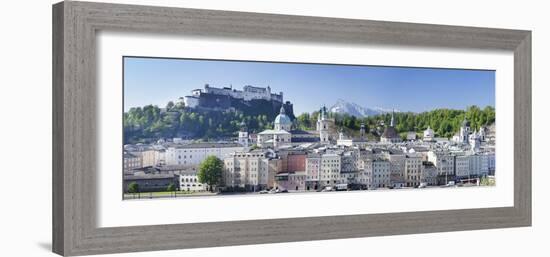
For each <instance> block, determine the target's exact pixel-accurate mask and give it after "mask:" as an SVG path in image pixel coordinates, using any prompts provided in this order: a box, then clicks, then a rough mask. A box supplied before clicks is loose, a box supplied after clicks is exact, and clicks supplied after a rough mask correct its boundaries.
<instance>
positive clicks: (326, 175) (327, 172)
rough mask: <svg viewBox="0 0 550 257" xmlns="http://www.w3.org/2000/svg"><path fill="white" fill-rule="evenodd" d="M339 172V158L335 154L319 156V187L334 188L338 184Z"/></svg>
mask: <svg viewBox="0 0 550 257" xmlns="http://www.w3.org/2000/svg"><path fill="white" fill-rule="evenodd" d="M340 170H341V156H340V155H339V154H337V153H324V154H322V155H321V169H320V171H321V173H320V175H319V181H320V185H321V186H323V187H324V186H334V185H336V184H338V180H339V178H340Z"/></svg>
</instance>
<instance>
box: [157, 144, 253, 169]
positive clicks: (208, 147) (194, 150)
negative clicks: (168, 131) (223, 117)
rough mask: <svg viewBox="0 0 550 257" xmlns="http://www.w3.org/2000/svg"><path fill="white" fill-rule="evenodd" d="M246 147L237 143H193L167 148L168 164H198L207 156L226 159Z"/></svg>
mask: <svg viewBox="0 0 550 257" xmlns="http://www.w3.org/2000/svg"><path fill="white" fill-rule="evenodd" d="M243 150H244V147H243V146H242V145H240V144H236V143H191V144H187V145H182V146H173V147H168V149H166V165H189V166H197V165H199V164H200V163H201V162H202V161H203V160H204V159H206V157H208V156H216V157H218V158H219V159H222V160H223V159H224V158H225V157H226V156H228V155H229V154H231V153H233V152H241V151H243Z"/></svg>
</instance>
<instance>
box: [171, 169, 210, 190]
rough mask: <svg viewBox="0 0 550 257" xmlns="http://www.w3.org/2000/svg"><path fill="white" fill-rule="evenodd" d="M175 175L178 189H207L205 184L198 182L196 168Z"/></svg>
mask: <svg viewBox="0 0 550 257" xmlns="http://www.w3.org/2000/svg"><path fill="white" fill-rule="evenodd" d="M177 177H178V182H179V190H180V191H187V192H203V191H207V190H208V185H207V184H205V183H200V182H199V177H198V175H197V171H196V170H187V171H181V172H179V173H178V176H177Z"/></svg>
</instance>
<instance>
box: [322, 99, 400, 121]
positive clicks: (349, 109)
mask: <svg viewBox="0 0 550 257" xmlns="http://www.w3.org/2000/svg"><path fill="white" fill-rule="evenodd" d="M329 111H330V112H333V113H341V114H349V115H353V116H355V117H358V118H363V117H368V116H373V115H378V114H384V113H389V112H391V111H392V109H387V108H380V107H373V108H367V107H363V106H360V105H358V104H356V103H350V102H346V101H345V100H342V99H338V101H336V103H335V104H334V105H333V106H332V107H330V109H329ZM395 112H398V111H397V110H395Z"/></svg>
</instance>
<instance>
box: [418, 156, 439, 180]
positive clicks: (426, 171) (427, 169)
mask: <svg viewBox="0 0 550 257" xmlns="http://www.w3.org/2000/svg"><path fill="white" fill-rule="evenodd" d="M420 181H421V183H426V184H427V185H428V186H436V185H437V168H436V167H435V166H434V164H433V163H431V162H428V161H423V162H422V171H421V174H420Z"/></svg>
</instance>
